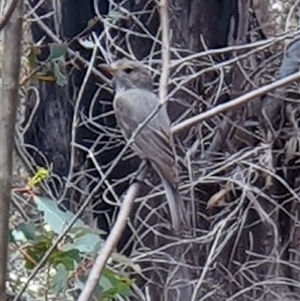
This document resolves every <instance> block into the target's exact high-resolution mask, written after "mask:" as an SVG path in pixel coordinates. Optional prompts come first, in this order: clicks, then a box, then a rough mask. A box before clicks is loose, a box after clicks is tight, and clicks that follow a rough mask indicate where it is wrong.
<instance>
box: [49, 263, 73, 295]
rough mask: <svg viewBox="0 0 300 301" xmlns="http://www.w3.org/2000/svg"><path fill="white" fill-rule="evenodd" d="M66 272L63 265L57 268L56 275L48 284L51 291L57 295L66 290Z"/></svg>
mask: <svg viewBox="0 0 300 301" xmlns="http://www.w3.org/2000/svg"><path fill="white" fill-rule="evenodd" d="M68 276H69V275H68V271H67V270H66V268H65V266H64V265H63V264H59V265H58V266H57V270H56V274H55V275H54V277H53V278H52V280H51V282H50V287H51V289H52V290H53V291H54V292H55V293H56V294H57V295H58V294H59V293H60V292H61V291H65V290H66V289H67V288H68Z"/></svg>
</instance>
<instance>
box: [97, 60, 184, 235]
mask: <svg viewBox="0 0 300 301" xmlns="http://www.w3.org/2000/svg"><path fill="white" fill-rule="evenodd" d="M100 69H102V70H103V71H104V72H106V73H108V74H110V75H111V76H112V77H113V79H112V82H113V86H114V89H115V96H114V99H113V108H114V112H115V116H116V120H117V124H118V126H119V127H120V129H121V132H122V134H123V136H124V138H125V140H127V141H128V139H130V138H131V136H132V135H133V134H134V133H135V131H136V130H137V128H138V127H139V126H141V124H143V122H145V120H146V119H147V118H149V117H148V116H149V115H150V114H153V111H154V110H156V109H157V108H158V106H159V104H160V100H159V98H158V96H157V95H156V94H155V92H154V87H153V81H152V78H151V75H150V73H149V72H148V69H147V67H146V66H144V65H143V64H142V63H141V62H139V61H132V60H128V59H119V60H117V61H115V62H113V63H112V64H110V65H107V64H101V65H100ZM147 121H148V122H147V123H146V124H145V125H144V126H143V127H142V128H141V130H140V131H139V132H138V133H137V135H136V136H135V137H134V139H133V143H132V148H133V150H134V151H135V152H136V153H137V155H138V156H139V157H140V158H141V159H145V160H146V161H147V162H149V163H150V165H151V166H152V167H153V169H154V170H156V172H157V173H158V175H159V177H160V179H161V182H162V184H163V186H164V189H165V193H166V199H167V201H168V205H169V209H170V215H171V221H172V226H173V228H174V230H176V231H179V230H180V229H181V227H182V226H183V224H184V223H185V221H186V219H185V212H184V206H183V202H182V198H181V195H180V193H179V191H178V185H179V171H178V167H177V163H176V159H175V146H174V140H173V136H172V133H171V121H170V118H169V116H168V113H167V108H166V105H162V106H161V107H160V108H159V110H158V111H157V113H156V114H155V115H154V116H153V118H151V119H150V120H147Z"/></svg>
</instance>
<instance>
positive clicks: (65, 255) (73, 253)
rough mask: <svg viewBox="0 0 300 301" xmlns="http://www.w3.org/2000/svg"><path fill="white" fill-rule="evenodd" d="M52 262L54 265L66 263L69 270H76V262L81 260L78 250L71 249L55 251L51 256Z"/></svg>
mask: <svg viewBox="0 0 300 301" xmlns="http://www.w3.org/2000/svg"><path fill="white" fill-rule="evenodd" d="M49 261H50V263H51V264H53V265H54V266H59V265H61V264H62V265H64V267H65V269H67V270H68V271H71V270H74V267H75V265H74V262H79V261H80V255H79V252H78V250H69V251H67V252H61V251H55V252H53V253H52V255H51V256H50V260H49Z"/></svg>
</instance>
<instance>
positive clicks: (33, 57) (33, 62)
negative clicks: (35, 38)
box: [27, 47, 38, 69]
mask: <svg viewBox="0 0 300 301" xmlns="http://www.w3.org/2000/svg"><path fill="white" fill-rule="evenodd" d="M27 60H28V65H29V67H30V68H31V69H35V68H37V66H38V59H37V51H36V48H34V47H33V48H31V50H30V53H29V55H28V57H27Z"/></svg>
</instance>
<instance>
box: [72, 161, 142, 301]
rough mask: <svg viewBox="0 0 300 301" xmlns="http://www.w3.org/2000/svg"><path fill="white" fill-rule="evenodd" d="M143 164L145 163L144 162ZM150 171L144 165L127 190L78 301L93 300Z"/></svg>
mask: <svg viewBox="0 0 300 301" xmlns="http://www.w3.org/2000/svg"><path fill="white" fill-rule="evenodd" d="M142 164H143V163H142ZM147 172H148V165H144V166H143V169H142V171H141V173H140V175H139V177H138V181H137V182H135V183H133V184H132V185H130V187H129V189H128V190H127V193H126V196H125V198H124V201H123V202H122V206H121V209H120V212H119V214H118V217H117V220H116V223H115V224H114V226H113V228H112V230H111V232H110V234H109V236H108V238H107V240H106V241H105V244H104V247H103V249H102V250H101V252H100V253H99V255H98V256H97V258H96V261H95V264H94V265H93V268H92V270H91V272H90V273H89V277H88V279H87V282H86V285H85V286H84V289H83V290H82V292H81V294H80V296H79V298H78V299H77V301H88V300H91V297H92V295H93V292H94V290H95V288H96V286H97V285H98V283H99V279H100V277H101V274H102V272H103V270H104V268H105V265H106V262H107V260H108V259H109V257H110V256H111V253H112V252H113V251H114V248H115V246H116V245H117V243H118V241H119V239H120V237H121V235H122V233H123V231H124V228H125V226H126V223H127V219H128V217H129V215H130V212H131V207H132V204H133V201H134V200H135V198H136V196H137V194H138V192H139V190H140V182H139V181H141V180H143V179H144V178H145V176H146V174H147Z"/></svg>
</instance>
